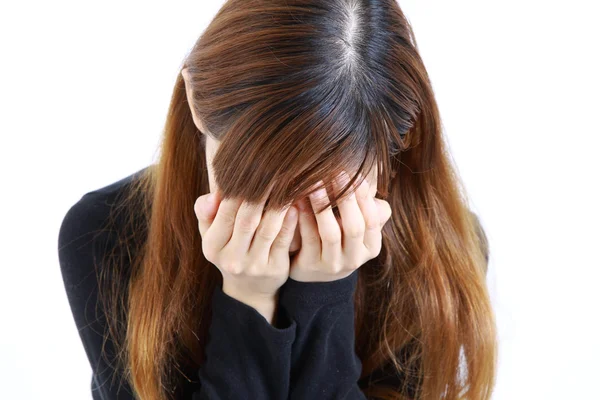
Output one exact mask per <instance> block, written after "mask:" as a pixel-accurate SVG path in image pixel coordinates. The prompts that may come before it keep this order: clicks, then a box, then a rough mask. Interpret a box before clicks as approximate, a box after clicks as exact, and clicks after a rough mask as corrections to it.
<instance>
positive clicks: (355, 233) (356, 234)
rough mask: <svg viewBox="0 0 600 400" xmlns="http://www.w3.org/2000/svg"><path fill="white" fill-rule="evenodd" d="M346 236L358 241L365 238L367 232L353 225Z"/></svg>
mask: <svg viewBox="0 0 600 400" xmlns="http://www.w3.org/2000/svg"><path fill="white" fill-rule="evenodd" d="M345 232H346V235H347V236H348V237H350V238H352V239H358V238H361V237H363V236H364V234H365V232H364V229H363V228H362V227H361V226H358V225H353V226H350V227H348V228H347V229H346V230H345Z"/></svg>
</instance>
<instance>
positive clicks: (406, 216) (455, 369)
mask: <svg viewBox="0 0 600 400" xmlns="http://www.w3.org/2000/svg"><path fill="white" fill-rule="evenodd" d="M181 72H182V73H181V74H179V75H178V76H177V80H176V82H175V88H174V91H173V96H172V98H171V103H170V108H169V112H168V115H167V120H166V124H165V132H164V139H163V141H162V146H161V155H160V161H159V162H158V163H157V164H156V165H155V166H154V167H153V168H151V169H149V173H148V174H147V175H145V176H143V177H142V179H140V181H139V184H138V185H137V186H136V187H135V188H133V189H132V192H131V193H132V195H131V197H130V199H128V201H131V202H133V201H134V200H133V199H134V195H140V196H141V197H142V198H143V199H144V200H145V201H144V202H143V204H144V205H145V207H144V208H142V209H141V210H143V215H144V217H145V218H142V222H143V223H144V224H143V226H144V227H147V229H144V230H141V229H137V230H134V232H139V237H141V238H142V237H143V240H142V241H140V243H142V245H141V246H140V247H139V248H140V251H139V252H138V253H137V254H138V257H137V258H136V260H135V262H133V263H132V265H133V278H132V283H131V287H130V288H131V290H130V292H129V294H128V303H127V304H128V312H129V313H128V324H127V335H126V339H125V346H126V351H124V352H123V353H122V355H123V356H124V357H126V358H127V360H126V361H125V362H126V363H127V367H128V369H129V370H130V371H131V378H130V380H131V383H132V386H133V387H134V388H135V390H136V391H137V392H138V393H139V394H140V396H141V397H142V398H148V399H155V398H157V399H159V398H160V399H161V400H162V399H164V398H167V396H168V393H167V392H166V391H165V390H164V389H165V388H170V389H173V390H175V389H176V388H177V387H180V383H181V382H182V381H183V378H182V377H181V376H180V375H178V373H177V370H173V369H172V367H171V366H172V365H180V366H183V365H185V364H186V363H187V364H189V365H190V366H191V368H192V369H191V370H192V371H193V368H194V367H197V366H198V365H199V364H200V363H201V362H202V360H203V358H204V344H205V341H206V339H207V336H206V335H207V328H208V324H209V320H208V315H209V313H210V307H209V298H210V296H209V295H208V294H209V293H211V292H212V290H213V289H214V288H215V286H216V285H219V284H220V281H221V276H220V273H218V271H217V270H216V268H214V266H211V265H210V263H209V262H208V261H207V260H205V259H204V257H203V255H202V251H201V248H202V247H201V242H200V235H199V233H198V232H197V223H196V217H195V215H194V210H193V206H194V202H195V200H196V198H197V197H199V196H200V195H202V194H205V193H208V192H209V191H213V190H216V188H217V187H218V189H219V190H220V192H221V197H222V198H229V197H241V198H243V199H244V200H247V201H257V202H258V201H259V199H261V198H263V197H264V195H265V194H266V193H267V192H268V193H269V198H268V200H267V203H266V204H265V210H268V209H278V208H282V207H284V206H285V205H287V204H289V203H291V202H295V201H300V200H302V199H304V198H305V197H306V196H307V195H308V194H309V193H310V192H311V190H313V189H312V186H313V185H314V184H315V183H316V182H317V181H319V180H323V181H324V183H325V185H326V186H328V187H329V185H330V183H331V182H332V180H333V179H334V178H335V177H336V176H337V175H338V173H339V172H340V171H341V170H346V171H350V172H352V173H353V174H352V175H353V176H354V177H357V176H358V174H359V173H361V174H362V175H363V176H365V177H367V179H369V183H370V184H371V190H372V194H373V195H375V196H380V198H383V199H385V200H387V201H388V202H389V203H390V206H391V207H392V210H393V212H392V218H391V220H390V221H389V222H388V223H387V224H386V226H385V227H384V229H383V231H382V235H383V244H382V251H381V253H380V255H379V257H377V258H376V259H374V260H371V261H369V262H367V263H366V264H365V265H363V266H361V268H360V269H359V281H358V284H357V289H356V297H355V313H356V341H357V347H356V348H357V352H358V354H359V356H360V358H361V360H362V361H363V376H365V375H367V374H369V373H370V372H372V371H373V370H374V369H376V368H379V367H381V366H382V365H384V364H390V363H391V364H392V365H394V366H395V367H396V371H397V372H398V373H399V374H400V375H403V376H404V378H405V381H406V383H407V385H408V386H407V387H405V388H403V390H402V393H404V394H401V393H399V391H397V390H396V389H390V388H387V389H386V388H384V387H379V386H377V385H376V386H372V387H368V388H365V393H367V392H368V393H371V394H375V393H378V394H379V395H381V396H384V395H383V393H387V396H389V398H406V397H403V396H409V395H408V394H407V393H411V392H413V393H414V392H415V391H416V392H418V393H419V398H421V399H427V400H428V399H439V398H441V397H443V396H444V394H445V396H447V397H445V398H449V399H450V398H451V399H455V398H458V397H459V393H461V392H462V393H463V395H464V398H466V399H478V400H480V399H488V398H489V397H490V395H491V390H492V386H493V382H494V373H495V360H496V358H495V357H496V342H495V325H494V318H493V314H492V308H491V305H490V301H489V297H488V292H487V289H486V286H485V272H484V271H485V262H486V258H485V256H486V254H487V253H486V252H487V248H486V247H485V246H483V244H484V242H483V241H482V240H481V239H480V236H478V232H480V231H478V227H477V221H476V219H474V216H473V214H472V213H471V212H470V211H469V209H468V197H467V195H466V193H465V191H464V189H463V187H462V185H461V182H460V179H459V177H458V174H457V173H456V170H455V168H454V166H453V165H452V162H451V158H450V156H449V154H448V151H447V149H446V146H445V142H444V140H443V136H442V129H441V121H440V117H439V112H438V109H437V104H436V102H435V98H434V94H433V89H432V86H431V82H430V81H429V77H428V74H427V72H426V69H425V66H424V64H423V61H422V59H421V57H420V55H419V52H418V49H417V45H416V41H415V38H414V34H413V32H412V29H411V27H410V24H409V23H408V21H407V20H406V18H405V17H404V15H403V13H402V11H401V10H400V8H399V6H398V4H397V3H396V1H394V0H332V1H327V2H323V1H319V0H285V1H279V0H264V1H253V0H251V1H247V0H244V1H242V0H229V1H227V2H226V3H225V5H224V6H223V7H222V8H221V10H220V11H219V12H218V13H217V14H216V15H215V17H214V19H213V20H212V22H211V23H210V24H209V26H208V27H207V28H206V29H205V31H204V32H203V33H202V35H201V37H200V38H199V39H198V41H197V42H196V43H195V45H194V46H193V48H192V49H191V51H190V53H189V55H188V56H187V57H186V59H185V61H184V63H183V65H182V71H181ZM183 76H185V81H184V79H183ZM354 183H355V182H354V179H353V180H351V182H350V183H349V184H348V187H351V186H352V185H353V184H354ZM346 194H348V191H346V190H342V192H341V193H339V194H338V195H336V196H335V197H337V198H331V199H330V204H327V205H324V206H323V208H325V207H327V206H328V205H332V206H335V203H336V202H337V200H338V199H339V198H342V197H344V196H345V195H346ZM136 204H139V203H136ZM136 210H140V208H136ZM317 211H319V210H317ZM130 220H131V221H139V219H134V218H131V219H130ZM141 232H144V233H147V235H145V236H142V234H141ZM299 245H301V244H299V243H298V242H296V244H295V246H299ZM173 294H176V295H173ZM199 294H200V295H199ZM115 325H116V323H115ZM182 368H183V367H182ZM465 373H466V375H465ZM459 375H460V376H461V378H460V379H459Z"/></svg>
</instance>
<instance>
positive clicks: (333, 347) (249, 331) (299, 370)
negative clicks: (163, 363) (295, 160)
mask: <svg viewBox="0 0 600 400" xmlns="http://www.w3.org/2000/svg"><path fill="white" fill-rule="evenodd" d="M139 172H141V171H138V173H139ZM136 174H137V173H136ZM136 174H132V175H130V176H128V177H126V178H123V179H121V180H120V181H117V182H114V183H112V184H110V185H108V186H105V187H103V188H100V189H97V190H94V191H92V192H89V193H86V194H85V195H83V197H82V198H81V199H80V200H79V201H77V202H76V203H75V204H74V205H73V206H71V208H70V209H69V211H68V212H67V214H66V215H65V217H64V220H63V222H62V225H61V227H60V232H59V236H58V254H59V261H60V267H61V271H62V276H63V280H64V284H65V289H66V292H67V296H68V299H69V304H70V307H71V310H72V313H73V317H74V319H75V323H76V326H77V329H78V331H79V335H80V337H81V340H82V342H83V346H84V348H85V351H86V353H87V357H88V359H89V361H90V364H91V367H92V372H93V375H92V383H91V386H92V393H93V398H94V399H105V400H108V399H110V400H113V399H133V398H134V397H133V396H132V394H131V393H132V390H131V387H129V386H128V384H127V382H126V381H124V382H122V383H119V379H116V380H115V379H114V378H113V374H114V373H115V369H114V367H113V363H112V362H111V360H112V359H113V357H114V354H115V346H114V343H112V342H111V341H110V340H107V341H106V342H105V343H103V333H104V332H105V329H106V319H105V316H104V314H103V313H102V309H101V307H100V306H99V305H97V300H98V280H97V274H98V273H99V271H95V268H94V264H93V261H94V260H95V259H100V258H101V257H102V255H103V254H102V252H103V251H106V249H107V248H108V247H107V246H108V244H109V243H110V242H111V241H113V240H114V238H113V237H112V236H111V231H110V230H109V231H104V230H102V229H101V228H102V227H103V226H104V223H105V222H106V219H107V217H108V213H109V211H110V208H111V205H113V204H114V203H115V200H116V199H117V197H118V196H120V195H121V194H122V193H123V192H124V190H125V188H126V187H127V184H128V183H130V182H131V180H132V178H134V176H135V175H136ZM357 278H358V270H357V271H355V272H354V273H352V274H351V275H350V276H348V277H346V278H344V279H340V280H337V281H333V282H298V281H294V280H292V279H291V278H290V279H288V281H287V282H286V283H285V284H284V285H283V286H282V287H281V289H280V293H279V309H278V317H277V318H278V322H277V324H276V326H277V327H276V326H273V325H271V324H270V323H269V322H268V321H267V320H266V319H265V318H264V317H263V316H262V315H261V314H259V313H258V311H256V310H255V309H254V308H252V307H250V306H248V305H246V304H245V303H242V302H240V301H238V300H236V299H234V298H232V297H230V296H228V295H226V294H225V293H224V292H223V291H222V290H221V287H220V286H219V285H217V287H216V289H215V290H214V292H213V293H211V299H212V304H211V307H212V320H211V324H210V327H209V339H208V342H207V347H206V349H205V350H206V361H205V363H204V364H203V365H202V366H201V367H200V368H199V370H197V371H188V375H187V376H188V377H189V378H190V379H189V380H187V381H185V383H184V385H185V387H184V388H183V389H182V392H181V393H182V394H181V398H182V399H193V400H200V399H213V400H216V399H253V400H260V399H273V400H283V399H293V400H300V399H307V400H308V399H310V400H313V399H346V400H356V399H366V397H365V395H364V394H363V393H362V391H361V387H362V388H364V385H366V384H368V383H370V382H374V381H375V380H378V381H379V382H378V383H379V384H381V383H385V384H386V385H391V386H393V387H400V386H401V385H402V382H401V381H400V380H399V379H398V378H397V377H396V376H395V375H394V374H393V373H389V371H391V370H389V371H388V373H385V370H383V369H382V370H377V371H376V373H373V374H371V375H370V376H368V377H364V378H363V379H362V380H360V381H359V377H360V374H361V368H362V364H361V361H360V359H359V358H358V357H357V355H356V353H355V341H354V301H353V294H354V290H355V288H356V282H357ZM125 286H126V285H125ZM125 286H123V287H125ZM116 372H117V373H116V375H117V378H119V374H121V372H122V371H116Z"/></svg>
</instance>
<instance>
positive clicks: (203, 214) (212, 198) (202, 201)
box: [194, 190, 220, 237]
mask: <svg viewBox="0 0 600 400" xmlns="http://www.w3.org/2000/svg"><path fill="white" fill-rule="evenodd" d="M219 202H220V196H219V193H218V190H217V191H215V192H212V193H207V194H205V195H202V196H200V197H198V198H197V199H196V202H195V203H194V212H195V213H196V217H197V218H198V229H199V230H200V234H201V235H202V237H204V233H205V232H206V231H207V230H208V228H209V227H210V225H211V224H212V222H213V220H214V218H215V216H216V215H217V211H218V210H219Z"/></svg>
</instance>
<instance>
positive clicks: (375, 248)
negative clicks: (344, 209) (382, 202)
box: [357, 181, 381, 254]
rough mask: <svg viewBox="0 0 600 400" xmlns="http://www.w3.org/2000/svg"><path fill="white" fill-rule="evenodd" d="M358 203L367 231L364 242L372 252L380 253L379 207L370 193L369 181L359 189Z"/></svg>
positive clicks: (364, 182)
mask: <svg viewBox="0 0 600 400" xmlns="http://www.w3.org/2000/svg"><path fill="white" fill-rule="evenodd" d="M357 198H358V205H359V207H360V209H361V211H362V215H363V218H364V221H365V233H364V240H363V244H364V247H366V248H367V250H368V251H369V252H370V253H371V254H376V253H377V254H378V253H379V250H380V248H381V223H380V217H379V209H378V207H377V203H376V202H375V198H374V197H371V196H370V194H369V188H368V183H366V181H363V184H361V186H360V187H359V189H358V190H357Z"/></svg>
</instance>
